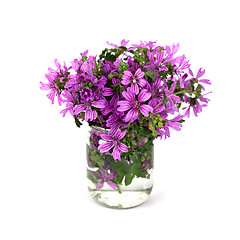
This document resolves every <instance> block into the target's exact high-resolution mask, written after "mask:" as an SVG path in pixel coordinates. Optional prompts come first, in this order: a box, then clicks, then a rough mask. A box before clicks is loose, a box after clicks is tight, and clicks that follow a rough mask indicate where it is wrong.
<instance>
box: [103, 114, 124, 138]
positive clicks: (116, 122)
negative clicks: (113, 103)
mask: <svg viewBox="0 0 240 240" xmlns="http://www.w3.org/2000/svg"><path fill="white" fill-rule="evenodd" d="M124 117H125V116H124V113H123V112H119V114H117V113H114V114H112V115H110V116H109V118H108V119H107V121H106V126H107V127H109V128H110V131H109V134H110V135H111V134H113V133H114V132H116V131H117V130H118V129H119V128H121V127H123V128H125V127H127V125H128V124H126V123H125V122H124V121H123V119H124Z"/></svg>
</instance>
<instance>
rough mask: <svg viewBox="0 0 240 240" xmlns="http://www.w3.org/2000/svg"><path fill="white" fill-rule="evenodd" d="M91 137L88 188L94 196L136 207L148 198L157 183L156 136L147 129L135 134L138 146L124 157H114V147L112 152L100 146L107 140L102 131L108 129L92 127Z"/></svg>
mask: <svg viewBox="0 0 240 240" xmlns="http://www.w3.org/2000/svg"><path fill="white" fill-rule="evenodd" d="M89 128H90V129H89V134H88V141H87V145H86V147H87V178H88V189H89V192H90V195H91V196H92V197H93V199H94V200H95V201H96V202H97V203H99V204H100V205H103V206H106V207H110V208H118V209H123V208H132V207H135V206H138V205H140V204H142V203H143V202H145V201H146V200H147V199H148V197H149V195H150V193H151V191H152V187H153V159H154V151H153V150H154V146H153V140H154V139H153V138H152V137H151V138H148V137H147V135H146V133H144V130H143V132H141V134H142V135H141V136H145V137H136V135H135V134H132V135H131V137H132V140H131V139H130V140H131V141H133V142H134V146H135V147H134V149H131V148H129V147H128V152H126V153H122V154H121V161H119V160H114V158H113V156H112V154H111V153H112V151H113V149H111V150H109V152H108V153H101V152H100V151H99V150H98V147H99V145H100V144H102V143H104V142H107V141H104V140H102V139H101V137H100V135H101V134H108V130H105V129H103V128H99V127H95V126H91V127H89Z"/></svg>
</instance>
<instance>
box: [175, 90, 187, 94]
mask: <svg viewBox="0 0 240 240" xmlns="http://www.w3.org/2000/svg"><path fill="white" fill-rule="evenodd" d="M183 93H186V90H182V91H180V92H176V93H174V95H178V94H183Z"/></svg>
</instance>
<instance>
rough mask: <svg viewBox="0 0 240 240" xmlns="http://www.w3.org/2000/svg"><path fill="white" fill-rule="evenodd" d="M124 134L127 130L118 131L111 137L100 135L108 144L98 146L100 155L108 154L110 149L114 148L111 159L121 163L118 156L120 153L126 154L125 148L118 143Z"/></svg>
mask: <svg viewBox="0 0 240 240" xmlns="http://www.w3.org/2000/svg"><path fill="white" fill-rule="evenodd" d="M126 133H127V130H125V131H124V132H121V130H120V129H118V130H117V131H116V132H115V133H114V134H113V135H107V134H101V135H100V136H101V138H102V139H103V140H105V141H108V142H106V143H102V144H100V145H99V147H98V150H100V152H101V153H104V152H108V151H109V150H110V149H111V148H113V147H114V149H113V153H112V155H113V158H114V160H115V161H116V160H117V159H118V160H119V161H121V158H120V154H121V153H122V152H128V149H127V146H126V145H125V144H123V143H121V142H120V140H121V139H122V138H123V137H124V136H125V135H126Z"/></svg>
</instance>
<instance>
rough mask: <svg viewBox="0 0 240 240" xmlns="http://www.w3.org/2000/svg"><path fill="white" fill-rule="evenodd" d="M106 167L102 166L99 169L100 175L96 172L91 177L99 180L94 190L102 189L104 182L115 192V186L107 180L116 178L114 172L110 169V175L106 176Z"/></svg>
mask: <svg viewBox="0 0 240 240" xmlns="http://www.w3.org/2000/svg"><path fill="white" fill-rule="evenodd" d="M107 170H108V169H107V167H106V166H104V167H103V168H102V169H101V174H102V176H101V175H100V174H98V173H96V172H94V173H93V177H94V178H99V179H101V181H100V182H99V183H98V184H97V185H96V188H97V189H99V188H102V187H103V184H104V182H106V183H107V184H108V185H109V186H110V187H111V188H113V189H114V190H117V184H116V183H114V182H112V181H109V180H112V179H114V178H115V177H116V175H117V174H116V173H115V171H114V170H112V169H110V174H109V175H108V176H107Z"/></svg>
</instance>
